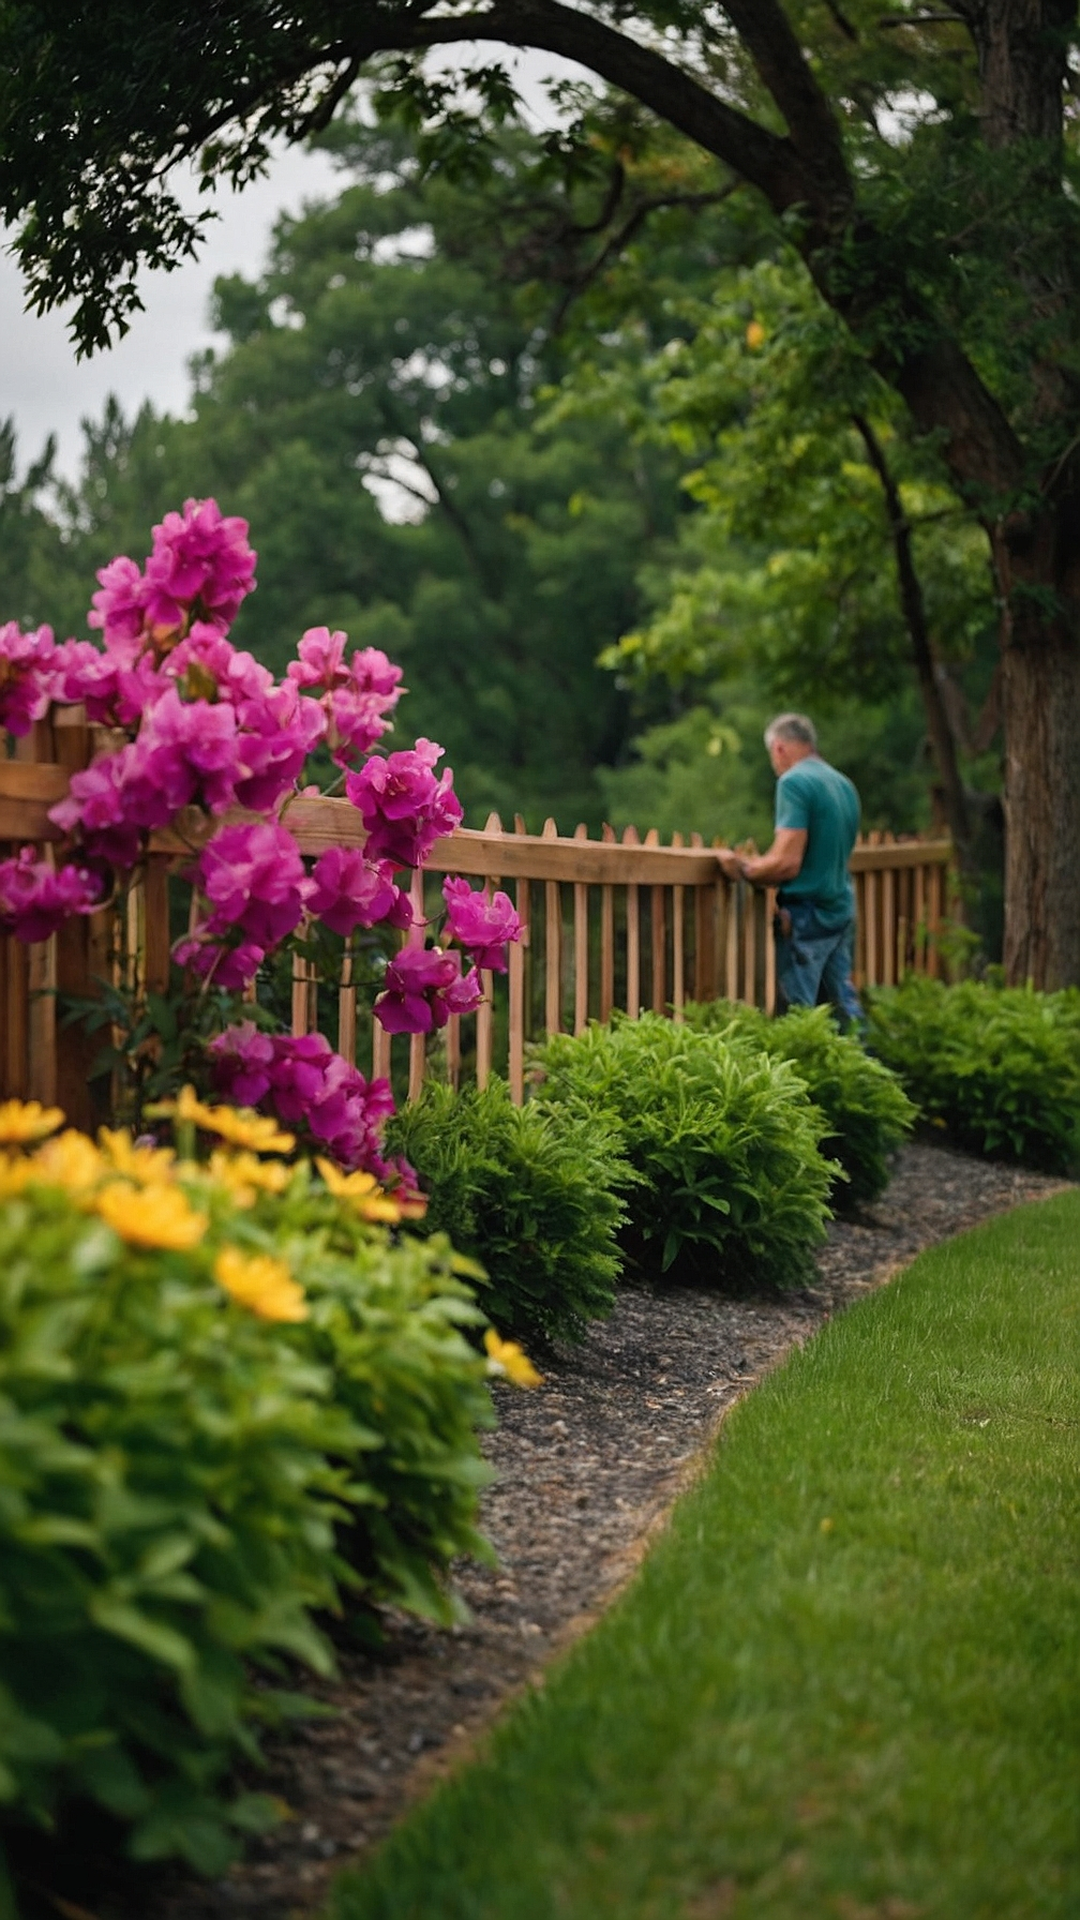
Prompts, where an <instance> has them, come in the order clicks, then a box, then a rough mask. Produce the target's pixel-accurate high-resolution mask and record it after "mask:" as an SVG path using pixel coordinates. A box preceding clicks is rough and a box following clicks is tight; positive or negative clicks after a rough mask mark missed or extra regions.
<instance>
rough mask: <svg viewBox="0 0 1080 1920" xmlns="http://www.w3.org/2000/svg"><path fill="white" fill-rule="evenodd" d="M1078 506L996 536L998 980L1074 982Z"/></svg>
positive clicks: (1079, 694) (1077, 963)
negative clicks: (999, 598) (1000, 819)
mask: <svg viewBox="0 0 1080 1920" xmlns="http://www.w3.org/2000/svg"><path fill="white" fill-rule="evenodd" d="M1075 520H1076V502H1075V501H1074V500H1071V501H1069V502H1067V503H1066V504H1065V505H1064V506H1059V507H1058V509H1057V511H1056V512H1054V511H1053V509H1046V510H1044V512H1043V513H1042V515H1041V516H1040V517H1039V520H1038V521H1037V522H1036V523H1035V524H1034V525H1032V524H1031V523H1028V524H1027V525H1026V526H1024V525H1018V526H1013V527H1011V528H1008V529H1004V530H1001V531H999V534H998V537H997V539H996V541H995V560H996V563H997V568H998V575H999V579H1000V581H1001V584H1002V588H1003V599H1004V602H1005V607H1006V617H1005V621H1004V623H1003V635H1002V639H1003V652H1002V705H1003V709H1004V714H1005V722H1006V724H1005V793H1004V801H1005V899H1006V902H1007V912H1006V920H1005V952H1004V962H1005V973H1006V977H1007V979H1008V980H1009V981H1010V982H1012V983H1013V984H1016V985H1019V984H1022V983H1023V982H1024V981H1025V980H1030V981H1031V982H1032V983H1033V984H1034V985H1035V986H1036V987H1042V988H1046V989H1053V988H1056V987H1064V986H1073V985H1076V984H1077V983H1078V982H1080V641H1078V637H1077V636H1078V634H1080V580H1078V579H1077V577H1076V575H1077V561H1076V558H1075V557H1074V556H1076V554H1077V549H1076V544H1075V539H1076V527H1075Z"/></svg>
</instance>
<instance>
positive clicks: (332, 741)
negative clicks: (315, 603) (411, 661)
mask: <svg viewBox="0 0 1080 1920" xmlns="http://www.w3.org/2000/svg"><path fill="white" fill-rule="evenodd" d="M345 646H346V637H345V635H344V634H343V633H341V632H336V633H331V632H330V629H329V627H309V628H308V631H307V632H306V633H305V634H304V635H303V637H302V638H301V641H300V645H299V647H298V649H297V654H298V658H297V659H295V660H293V661H290V663H289V666H288V668H287V669H286V671H287V674H288V677H289V679H290V680H291V681H293V682H294V683H295V684H296V685H297V686H298V687H309V688H319V689H320V690H321V694H322V699H321V705H322V707H323V711H324V712H325V714H326V719H327V740H328V743H329V746H330V753H331V757H332V758H333V759H334V760H335V761H336V762H337V764H338V766H339V767H348V766H351V765H352V763H353V762H354V761H356V760H359V759H361V758H362V756H363V755H364V754H365V753H370V751H371V749H372V747H373V746H374V745H375V742H376V740H378V739H380V738H381V736H382V735H383V734H384V733H387V732H388V731H389V729H390V726H391V724H392V723H391V721H390V720H389V719H388V718H387V715H388V714H390V713H392V712H393V710H394V708H395V707H396V706H397V703H398V701H399V700H400V698H401V694H402V688H401V685H400V681H401V668H400V667H395V666H393V665H392V664H391V662H390V661H389V660H388V659H387V657H386V655H385V653H382V652H380V650H379V648H378V647H364V648H361V649H358V650H357V651H356V652H355V653H354V654H353V656H352V658H351V659H350V660H348V661H347V660H346V658H345Z"/></svg>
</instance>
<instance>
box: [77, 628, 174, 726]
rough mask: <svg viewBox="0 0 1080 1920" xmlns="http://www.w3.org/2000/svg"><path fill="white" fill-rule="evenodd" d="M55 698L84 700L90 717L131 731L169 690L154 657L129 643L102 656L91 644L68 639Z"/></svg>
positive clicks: (108, 650) (97, 721)
mask: <svg viewBox="0 0 1080 1920" xmlns="http://www.w3.org/2000/svg"><path fill="white" fill-rule="evenodd" d="M56 670H57V671H56V691H55V693H54V696H53V697H54V699H57V700H68V701H74V700H82V701H83V702H85V705H86V713H87V718H88V719H90V720H92V721H94V722H95V723H96V724H100V725H102V726H107V727H130V726H134V725H135V723H136V722H137V721H138V720H139V719H140V717H141V715H142V714H144V713H145V712H146V711H147V709H148V708H150V707H152V706H153V704H154V702H155V701H156V700H159V699H160V697H161V695H162V694H163V693H164V692H165V690H166V687H167V686H168V681H167V680H166V679H165V677H164V676H163V674H162V673H161V670H160V667H159V664H158V661H157V658H156V656H155V655H154V653H153V652H152V651H151V650H149V649H147V648H141V647H140V645H139V643H138V642H137V641H129V640H124V641H122V642H117V643H116V644H115V645H110V646H108V647H107V648H106V650H105V652H104V653H102V652H101V651H100V649H99V648H97V647H95V646H94V645H93V643H92V642H91V641H89V640H65V642H64V644H63V646H60V647H57V649H56Z"/></svg>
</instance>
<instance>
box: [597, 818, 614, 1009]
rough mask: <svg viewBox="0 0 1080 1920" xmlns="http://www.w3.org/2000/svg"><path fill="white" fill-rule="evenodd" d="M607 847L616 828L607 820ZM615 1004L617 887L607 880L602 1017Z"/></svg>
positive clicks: (602, 929)
mask: <svg viewBox="0 0 1080 1920" xmlns="http://www.w3.org/2000/svg"><path fill="white" fill-rule="evenodd" d="M600 838H601V841H602V842H603V844H604V846H605V847H610V846H613V845H614V842H615V829H614V827H610V826H609V825H608V823H607V821H606V820H605V822H604V824H603V826H602V828H601V829H600ZM614 1005H615V889H614V887H613V886H611V885H610V884H609V883H608V882H607V881H605V882H604V883H603V884H602V885H601V888H600V1018H601V1020H610V1018H611V1010H612V1008H613V1007H614Z"/></svg>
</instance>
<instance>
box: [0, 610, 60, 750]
mask: <svg viewBox="0 0 1080 1920" xmlns="http://www.w3.org/2000/svg"><path fill="white" fill-rule="evenodd" d="M55 654H56V648H55V644H54V642H53V634H52V628H51V627H38V629H37V631H36V632H34V633H23V631H22V629H21V628H20V626H19V623H18V621H17V620H9V621H8V622H7V624H6V625H5V626H2V627H0V727H6V728H7V731H8V732H9V733H13V734H14V735H15V736H16V738H19V737H21V736H22V735H23V734H27V733H29V731H30V729H31V727H32V726H33V724H34V721H35V720H41V719H42V718H43V717H44V715H45V714H46V713H47V712H48V710H49V701H50V700H51V699H52V697H53V692H52V689H53V678H54V674H55Z"/></svg>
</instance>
